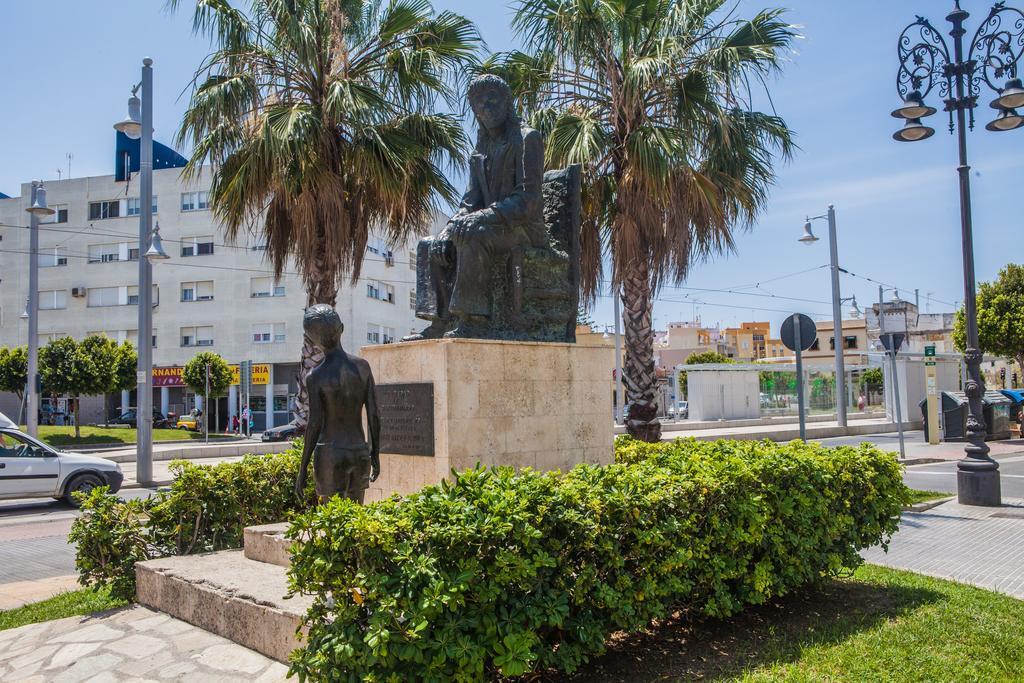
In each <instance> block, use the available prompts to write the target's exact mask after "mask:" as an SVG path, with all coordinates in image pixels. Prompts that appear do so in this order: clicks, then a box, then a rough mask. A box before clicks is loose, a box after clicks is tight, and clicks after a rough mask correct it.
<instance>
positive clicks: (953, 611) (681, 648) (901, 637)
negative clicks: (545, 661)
mask: <svg viewBox="0 0 1024 683" xmlns="http://www.w3.org/2000/svg"><path fill="white" fill-rule="evenodd" d="M1022 624H1024V601H1020V600H1015V599H1014V598H1011V597H1007V596H1004V595H1000V594H998V593H992V592H990V591H986V590H982V589H980V588H973V587H970V586H964V585H961V584H956V583H952V582H950V581H942V580H939V579H932V578H929V577H926V576H921V575H920V574H912V573H909V572H902V571H897V570H892V569H885V568H882V567H877V566H870V565H869V566H865V567H861V568H860V569H858V570H857V572H856V573H855V574H854V575H853V577H852V578H849V579H844V580H838V581H829V582H827V583H825V584H824V585H823V586H821V587H820V588H819V589H817V590H813V591H807V592H803V593H800V594H798V595H791V596H788V597H786V598H783V599H781V600H779V601H777V602H775V603H773V604H771V605H765V606H760V607H754V608H750V609H748V610H746V611H744V612H742V613H740V614H738V615H736V616H734V617H732V618H730V619H724V620H708V621H698V622H693V621H690V620H688V619H687V618H686V616H685V615H677V616H676V618H674V619H673V620H670V621H667V622H664V623H661V624H658V625H656V626H655V627H654V628H653V629H652V630H651V631H650V632H648V633H646V634H640V635H635V636H623V637H621V638H619V639H617V640H616V641H615V642H613V643H612V645H611V647H610V648H609V650H608V652H607V653H606V654H605V655H603V656H602V657H600V658H599V659H597V660H594V661H592V662H591V663H590V664H588V665H587V666H586V667H584V668H583V669H582V670H581V671H579V672H577V673H576V675H575V676H571V677H570V676H549V677H546V678H544V679H543V680H545V681H549V682H554V681H559V682H566V681H573V682H576V681H587V682H588V683H589V682H599V683H611V682H612V681H615V682H616V683H617V682H620V681H623V682H624V681H630V682H631V683H632V682H634V681H637V682H642V681H684V680H715V681H744V682H747V681H786V682H787V683H788V682H790V681H807V682H810V681H815V682H817V681H1020V680H1024V628H1022Z"/></svg>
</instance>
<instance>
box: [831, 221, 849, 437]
mask: <svg viewBox="0 0 1024 683" xmlns="http://www.w3.org/2000/svg"><path fill="white" fill-rule="evenodd" d="M828 247H829V259H830V260H831V262H832V334H833V338H834V343H833V346H835V359H836V424H837V425H838V426H840V427H845V426H846V364H845V363H844V360H845V359H844V358H843V312H842V310H841V307H842V300H841V297H840V292H839V245H838V244H836V210H835V207H833V206H832V205H831V204H829V205H828Z"/></svg>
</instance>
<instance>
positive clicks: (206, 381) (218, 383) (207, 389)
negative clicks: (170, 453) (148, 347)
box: [181, 351, 232, 434]
mask: <svg viewBox="0 0 1024 683" xmlns="http://www.w3.org/2000/svg"><path fill="white" fill-rule="evenodd" d="M207 368H209V374H207ZM181 378H182V380H183V381H184V382H185V385H186V386H188V388H189V389H191V390H192V391H194V392H195V393H197V394H201V395H202V396H203V430H204V432H205V433H207V434H209V432H210V397H211V396H212V397H214V398H218V397H220V396H223V395H224V394H226V393H227V391H228V387H230V386H231V380H232V375H231V366H229V365H228V362H227V361H226V360H224V359H223V358H221V357H220V356H219V355H218V354H216V353H214V352H213V351H202V352H200V353H197V354H196V355H195V356H193V357H192V359H191V360H189V362H187V363H185V367H184V368H182V370H181Z"/></svg>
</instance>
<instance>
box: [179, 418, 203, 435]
mask: <svg viewBox="0 0 1024 683" xmlns="http://www.w3.org/2000/svg"><path fill="white" fill-rule="evenodd" d="M175 428H176V429H191V430H192V431H193V432H198V431H199V418H198V417H194V416H192V415H185V416H183V417H179V418H178V424H177V425H175Z"/></svg>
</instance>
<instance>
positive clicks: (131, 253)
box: [128, 247, 139, 261]
mask: <svg viewBox="0 0 1024 683" xmlns="http://www.w3.org/2000/svg"><path fill="white" fill-rule="evenodd" d="M128 260H129V261H138V260H139V248H138V247H128Z"/></svg>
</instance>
